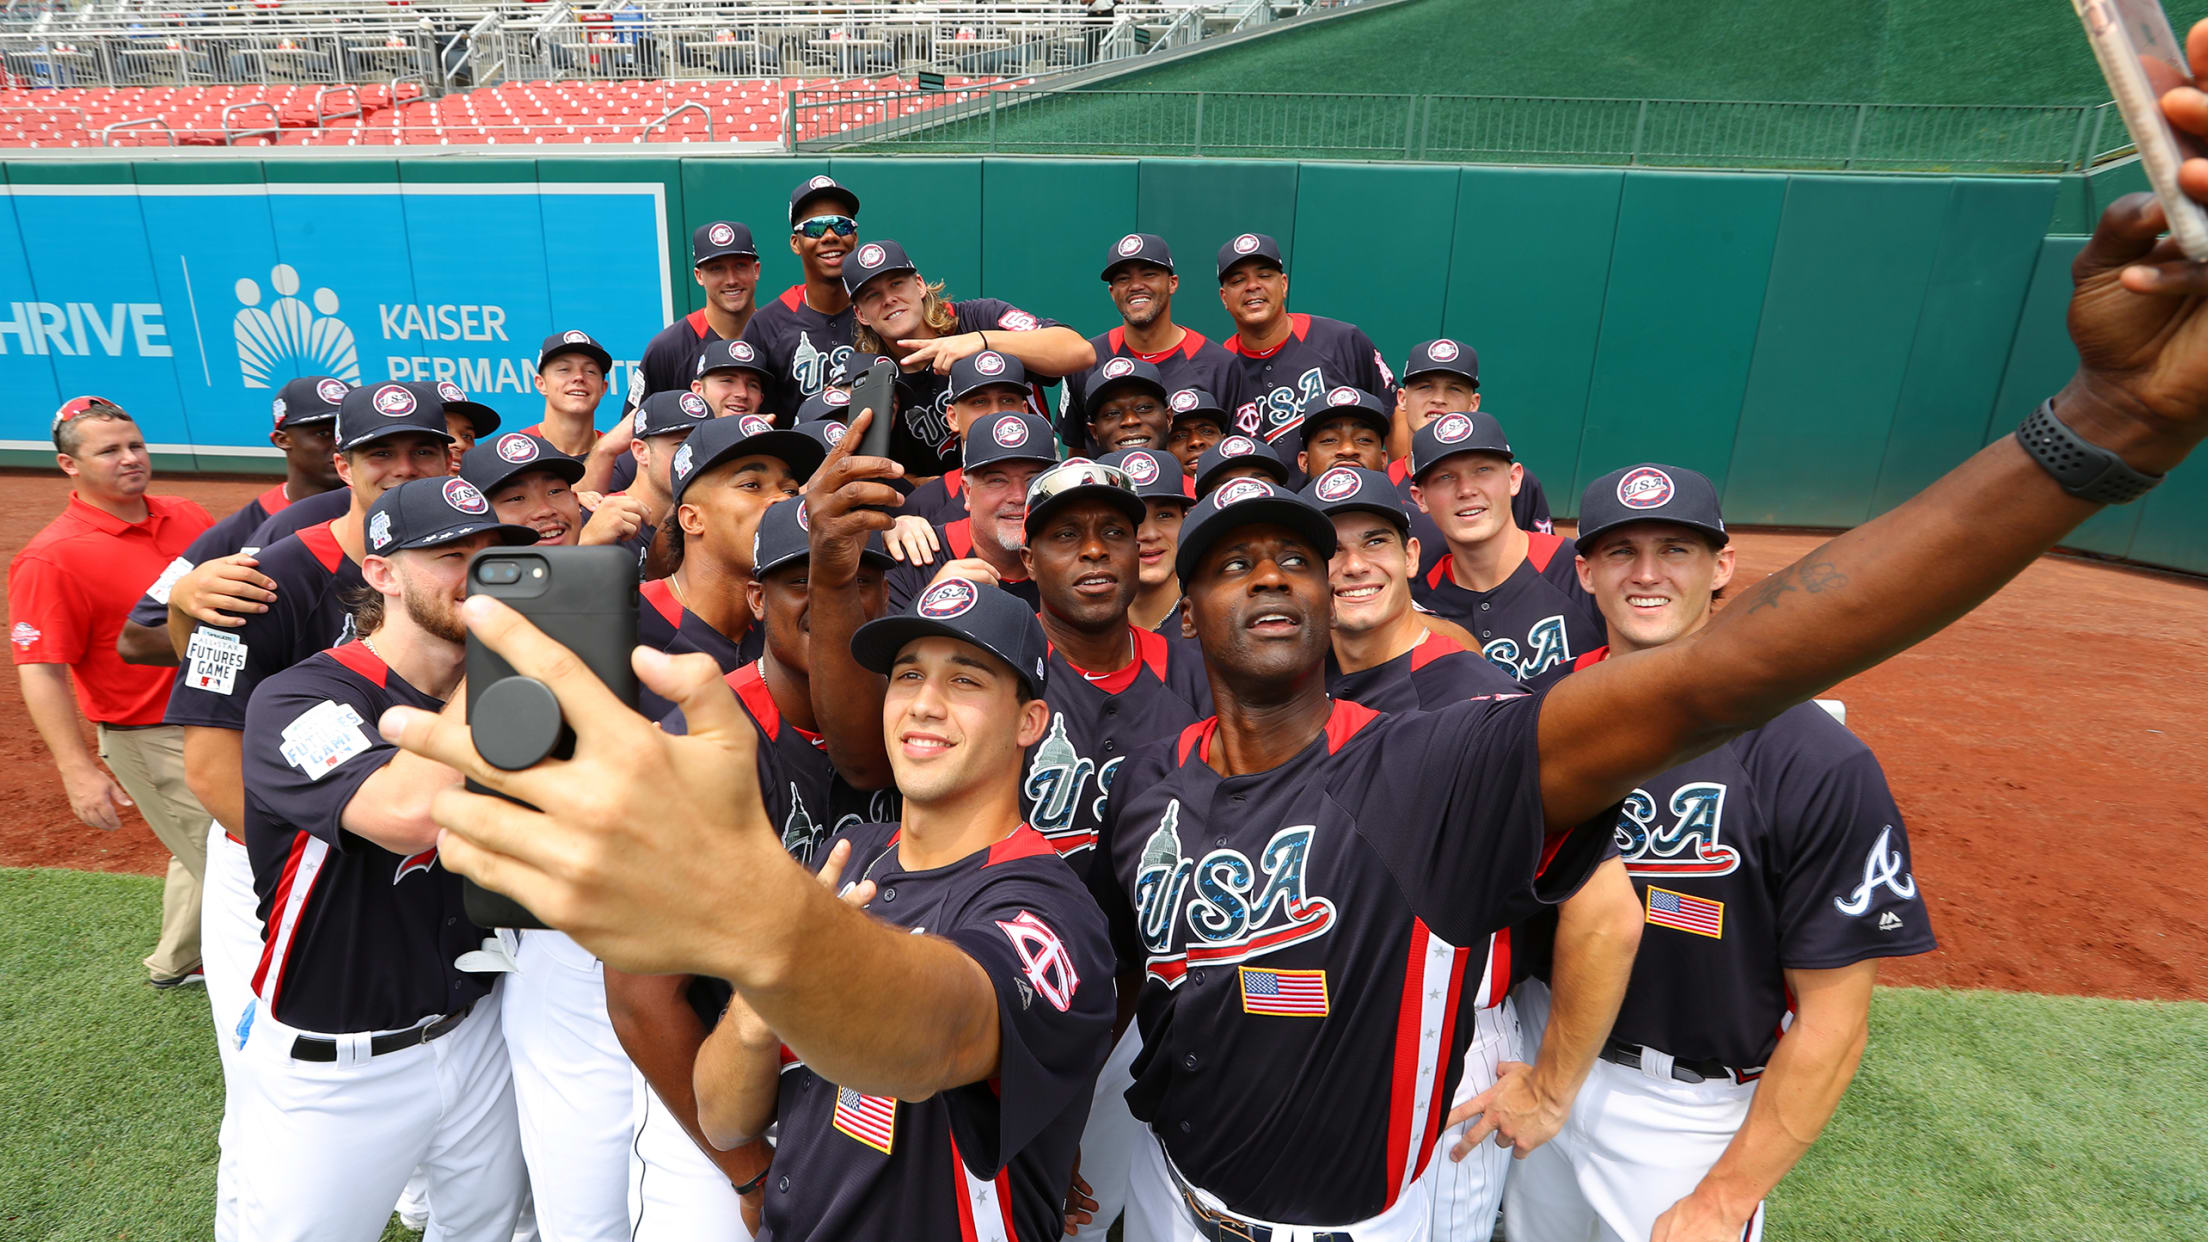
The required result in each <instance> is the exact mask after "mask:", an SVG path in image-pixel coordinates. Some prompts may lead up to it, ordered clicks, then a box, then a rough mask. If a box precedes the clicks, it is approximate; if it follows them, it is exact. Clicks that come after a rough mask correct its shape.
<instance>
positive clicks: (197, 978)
mask: <svg viewBox="0 0 2208 1242" xmlns="http://www.w3.org/2000/svg"><path fill="white" fill-rule="evenodd" d="M146 982H147V983H150V984H152V985H153V990H154V991H156V992H168V991H173V990H175V989H177V988H190V987H205V986H207V970H206V968H205V967H203V966H194V967H192V968H191V969H190V970H187V971H185V972H184V973H183V974H181V975H171V976H169V977H168V978H166V979H148V980H146Z"/></svg>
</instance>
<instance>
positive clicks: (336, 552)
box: [164, 492, 367, 729]
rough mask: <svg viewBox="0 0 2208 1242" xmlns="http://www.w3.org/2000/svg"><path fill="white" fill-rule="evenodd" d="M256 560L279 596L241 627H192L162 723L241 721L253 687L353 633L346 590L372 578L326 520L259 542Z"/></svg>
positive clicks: (224, 724)
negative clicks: (262, 544) (364, 573)
mask: <svg viewBox="0 0 2208 1242" xmlns="http://www.w3.org/2000/svg"><path fill="white" fill-rule="evenodd" d="M338 494H339V495H343V494H344V493H342V492H341V493H338ZM298 507H299V506H298V505H293V506H292V508H294V509H296V508H298ZM259 560H260V569H261V572H262V573H264V574H266V575H268V576H269V578H271V579H273V580H274V581H275V583H276V599H275V602H273V603H271V604H270V605H269V606H268V611H267V612H261V613H254V614H253V615H251V616H248V617H246V618H245V624H244V625H241V626H239V627H237V628H236V629H224V628H222V627H220V626H213V625H200V626H195V627H194V628H193V630H192V637H191V640H190V641H189V642H188V643H187V644H186V645H185V648H184V659H183V660H182V661H181V663H182V664H183V667H182V668H181V669H179V670H177V677H176V685H175V686H174V687H173V688H172V689H171V690H170V691H169V710H168V714H167V715H166V716H165V717H164V722H165V723H167V724H173V725H204V726H207V727H210V728H216V729H243V728H245V707H246V703H247V701H248V700H250V699H251V698H252V697H253V689H254V687H256V686H258V685H260V684H261V683H262V682H263V681H266V680H268V679H269V678H270V677H273V676H275V675H276V674H277V673H280V672H282V671H283V670H285V669H287V668H290V667H291V666H292V665H294V664H297V663H298V662H299V661H301V660H304V659H306V658H307V657H308V656H310V655H313V654H314V653H315V652H318V651H323V650H326V649H328V648H330V647H336V646H341V645H343V644H345V643H347V642H349V641H351V639H352V637H353V614H352V610H351V609H349V608H347V607H346V605H345V599H344V597H345V596H346V595H347V594H349V593H350V592H351V591H353V590H354V589H364V588H365V587H366V586H367V583H366V582H365V581H364V580H363V579H362V578H361V576H360V566H358V565H356V564H354V563H353V560H352V558H351V557H348V556H346V555H345V549H344V548H342V547H340V546H338V542H337V536H336V534H335V533H333V532H332V531H331V529H330V524H329V523H328V522H324V523H322V524H321V525H319V526H309V527H307V528H306V529H305V530H302V531H300V532H299V533H298V534H296V535H289V536H286V537H285V538H283V539H281V540H278V541H277V542H276V543H275V544H273V545H271V546H269V547H266V548H263V549H261V551H260V554H259Z"/></svg>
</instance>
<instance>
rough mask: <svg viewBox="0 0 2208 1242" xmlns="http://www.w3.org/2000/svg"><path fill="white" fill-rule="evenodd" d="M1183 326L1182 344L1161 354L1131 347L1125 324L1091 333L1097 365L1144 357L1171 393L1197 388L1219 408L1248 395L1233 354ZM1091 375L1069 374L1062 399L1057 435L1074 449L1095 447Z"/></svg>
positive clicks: (1233, 404)
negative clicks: (1091, 422) (1090, 404)
mask: <svg viewBox="0 0 2208 1242" xmlns="http://www.w3.org/2000/svg"><path fill="white" fill-rule="evenodd" d="M1182 331H1183V332H1185V333H1187V335H1186V336H1184V337H1182V338H1181V343H1180V344H1179V345H1176V346H1174V347H1173V348H1171V349H1169V350H1167V351H1165V352H1164V353H1162V354H1143V353H1137V352H1135V351H1134V350H1132V349H1129V348H1127V328H1126V326H1125V325H1121V326H1120V327H1117V328H1114V329H1112V330H1111V331H1109V332H1105V333H1101V334H1099V335H1096V336H1092V337H1090V338H1089V345H1090V346H1091V347H1092V348H1094V349H1095V350H1096V361H1097V365H1099V366H1101V365H1103V363H1104V360H1105V359H1107V358H1140V359H1142V360H1143V361H1144V362H1147V363H1149V364H1150V365H1151V366H1154V367H1156V368H1157V369H1158V377H1159V378H1160V379H1162V380H1164V381H1165V391H1166V392H1167V393H1176V392H1179V391H1180V390H1181V389H1183V388H1199V389H1202V390H1203V391H1205V392H1208V393H1210V394H1211V395H1212V396H1214V397H1217V398H1218V399H1219V405H1220V408H1222V409H1226V410H1232V409H1234V408H1235V407H1237V406H1239V405H1241V404H1242V403H1243V402H1244V401H1247V400H1249V399H1250V398H1249V396H1248V395H1247V394H1245V393H1244V392H1243V391H1242V387H1243V384H1242V365H1241V363H1240V362H1238V361H1237V360H1236V359H1235V356H1234V355H1233V354H1230V353H1228V352H1227V351H1226V350H1225V349H1223V348H1221V347H1220V346H1219V345H1218V343H1217V342H1215V341H1212V340H1210V339H1209V338H1207V337H1205V336H1204V334H1203V333H1201V332H1198V331H1197V330H1195V329H1194V328H1183V329H1182ZM1089 374H1090V373H1089V372H1088V371H1082V372H1081V373H1079V374H1077V375H1069V376H1067V377H1066V393H1065V396H1064V397H1062V398H1060V400H1059V408H1058V438H1059V439H1060V440H1062V441H1064V442H1065V444H1066V448H1067V449H1068V450H1069V451H1071V452H1077V453H1092V454H1093V453H1094V452H1095V451H1096V446H1095V445H1094V444H1092V443H1091V442H1090V441H1089V407H1088V397H1089ZM1157 447H1158V448H1160V449H1163V448H1164V447H1165V446H1164V445H1162V444H1161V445H1158V446H1157Z"/></svg>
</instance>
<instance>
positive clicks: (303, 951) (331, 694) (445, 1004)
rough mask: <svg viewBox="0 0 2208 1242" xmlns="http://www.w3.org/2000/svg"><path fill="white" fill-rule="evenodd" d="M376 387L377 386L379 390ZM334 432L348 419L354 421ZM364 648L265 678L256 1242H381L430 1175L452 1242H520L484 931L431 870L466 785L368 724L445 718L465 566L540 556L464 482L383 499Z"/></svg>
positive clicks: (253, 761)
mask: <svg viewBox="0 0 2208 1242" xmlns="http://www.w3.org/2000/svg"><path fill="white" fill-rule="evenodd" d="M371 391H372V390H371ZM340 417H341V418H342V417H344V416H343V415H340ZM363 538H364V540H365V544H364V551H365V557H364V559H363V561H362V564H361V573H362V575H363V577H364V578H365V580H366V581H367V583H368V584H369V585H370V588H371V590H372V591H373V592H374V594H373V596H372V597H370V599H369V602H368V603H367V604H366V605H365V606H364V607H365V610H364V612H363V613H362V615H361V617H360V624H359V627H358V630H357V635H358V641H354V642H348V643H345V644H343V645H341V646H338V647H335V648H333V649H331V650H329V651H326V652H322V653H320V654H317V655H314V656H311V657H309V658H308V659H306V660H303V661H301V662H300V663H299V664H297V665H294V666H292V667H290V668H287V669H283V670H280V671H278V672H275V673H273V674H272V675H270V676H269V677H268V678H267V679H266V680H264V681H262V682H261V683H260V684H259V685H258V686H256V687H255V688H254V690H253V693H252V698H251V703H250V705H249V706H248V707H247V709H246V714H245V722H244V723H245V730H244V744H243V754H244V785H245V819H244V824H245V835H246V848H247V849H248V850H249V851H250V852H251V855H252V859H253V882H254V888H255V891H256V892H257V894H258V895H259V900H260V906H259V909H260V915H261V919H262V923H263V936H262V949H261V953H260V958H259V963H258V965H257V966H256V967H255V969H254V972H253V977H252V989H253V998H252V1000H250V1001H249V1002H248V1003H247V1006H246V1009H245V1012H244V1014H243V1016H242V1017H240V1018H239V1019H238V1021H237V1023H236V1025H235V1027H234V1028H229V1029H228V1033H229V1034H230V1035H231V1037H232V1038H233V1039H234V1040H235V1041H236V1044H237V1049H238V1053H237V1055H238V1056H239V1057H240V1058H241V1059H242V1060H243V1061H244V1062H245V1063H246V1064H248V1065H250V1067H251V1072H250V1073H246V1074H243V1075H240V1076H238V1077H239V1078H240V1079H241V1083H240V1085H238V1086H236V1087H235V1088H234V1091H233V1104H234V1106H235V1107H236V1108H237V1109H238V1117H237V1124H236V1125H235V1126H234V1127H233V1128H232V1134H233V1136H234V1138H235V1139H236V1141H237V1142H238V1143H239V1144H240V1145H241V1147H242V1151H241V1152H240V1155H239V1159H238V1161H237V1176H238V1184H239V1195H240V1204H239V1219H240V1222H241V1224H242V1225H243V1230H244V1232H243V1236H244V1237H247V1238H254V1239H260V1238H266V1239H308V1238H358V1239H373V1238H376V1237H379V1236H381V1234H382V1232H383V1228H384V1222H385V1220H386V1219H387V1218H388V1217H389V1215H390V1212H391V1204H392V1201H393V1200H394V1199H396V1198H397V1197H398V1195H399V1192H400V1190H401V1189H402V1188H403V1187H404V1185H405V1184H406V1181H407V1177H408V1174H409V1173H411V1172H412V1171H413V1170H414V1169H415V1167H416V1166H417V1165H419V1166H420V1167H421V1168H422V1169H423V1170H424V1171H425V1173H426V1175H427V1179H428V1193H429V1197H430V1198H431V1200H432V1201H433V1202H434V1203H435V1205H436V1223H437V1230H438V1236H440V1237H446V1238H453V1239H473V1240H475V1242H508V1240H509V1239H511V1238H512V1237H513V1235H514V1227H515V1222H516V1220H517V1219H518V1217H519V1215H520V1212H521V1206H522V1201H523V1197H524V1195H525V1193H526V1185H527V1182H526V1176H525V1173H524V1169H523V1163H522V1154H521V1144H520V1136H519V1134H518V1131H517V1127H516V1123H515V1112H514V1096H513V1083H512V1079H511V1076H510V1074H509V1071H508V1069H507V1062H506V1048H505V1044H504V1042H503V1040H502V1039H501V1038H500V1034H499V1010H498V1000H497V997H496V996H493V995H491V994H490V993H491V989H492V987H493V986H494V984H493V982H492V981H491V979H490V978H488V977H486V976H483V975H477V974H468V973H464V972H462V971H460V970H459V969H458V968H457V967H456V966H455V965H454V963H455V962H456V961H457V960H458V959H459V957H460V956H461V955H462V954H463V953H465V952H467V951H469V950H471V949H473V948H474V947H475V946H476V945H477V944H478V943H479V942H480V941H481V939H482V936H483V932H482V930H481V929H480V928H478V927H476V926H475V925H474V924H473V923H472V922H470V921H469V920H468V919H467V917H466V915H465V913H464V911H463V910H462V907H461V900H460V882H459V879H458V878H457V877H456V876H453V875H452V874H450V873H448V872H446V871H445V870H444V869H443V868H441V867H439V866H438V864H437V849H436V841H437V826H436V825H435V824H434V823H432V822H431V821H430V819H429V804H430V800H431V798H432V797H433V796H434V795H435V794H436V793H438V792H439V791H440V790H443V789H447V788H450V787H453V786H456V785H457V784H458V783H459V779H460V778H459V774H458V773H456V772H453V771H452V770H450V769H449V768H445V767H443V766H441V765H439V764H435V763H431V762H428V761H426V760H423V759H421V758H420V757H418V756H414V755H404V754H401V753H400V752H399V751H398V750H397V748H395V747H393V746H392V745H390V744H389V743H387V742H385V741H384V740H383V739H382V738H381V737H380V736H378V735H377V733H376V732H375V724H374V722H375V721H376V720H378V719H379V718H380V717H381V716H382V715H383V713H384V712H385V711H386V710H387V709H389V708H391V707H393V706H408V707H419V708H423V709H426V710H431V711H438V710H447V711H448V714H449V716H450V717H451V718H453V719H455V720H458V719H459V718H460V717H461V716H462V704H461V701H460V700H459V699H458V698H454V699H453V701H452V704H451V706H450V708H449V709H447V707H446V703H445V699H444V696H448V695H451V694H452V693H453V691H454V690H455V688H456V687H457V685H458V683H459V681H460V676H461V672H462V668H461V661H462V656H463V650H464V648H463V644H462V638H463V631H462V630H461V628H460V624H459V620H458V618H457V617H456V616H455V610H456V608H457V606H458V604H459V602H460V600H461V598H462V596H463V595H464V593H465V591H466V586H467V567H468V561H469V560H470V558H471V557H472V556H473V554H474V553H475V552H477V551H478V550H480V549H482V548H485V547H491V546H495V545H498V544H524V543H534V542H535V541H536V535H535V533H534V532H532V531H530V530H529V529H528V528H527V527H522V526H510V525H507V524H505V523H502V522H500V521H498V519H497V517H496V516H495V515H494V514H493V513H492V512H491V506H490V502H489V501H487V500H485V499H484V498H483V495H482V493H481V492H478V491H477V490H476V489H475V486H474V485H473V484H471V483H469V482H468V481H467V480H465V479H457V478H445V479H435V478H429V479H416V480H413V481H411V482H410V483H405V484H400V485H398V486H396V487H393V488H391V489H389V490H388V491H386V492H384V493H383V494H382V495H380V496H378V497H377V498H376V501H375V503H374V505H373V506H371V507H370V509H369V511H368V513H367V515H366V521H365V523H364V529H363Z"/></svg>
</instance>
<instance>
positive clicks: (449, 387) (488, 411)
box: [406, 380, 498, 440]
mask: <svg viewBox="0 0 2208 1242" xmlns="http://www.w3.org/2000/svg"><path fill="white" fill-rule="evenodd" d="M406 386H407V387H408V388H410V389H412V390H413V391H414V395H415V396H417V397H422V398H426V399H430V400H434V401H436V402H438V403H439V404H441V405H443V406H444V407H445V413H447V414H458V415H460V416H462V417H464V418H466V419H467V420H468V423H469V425H470V426H472V427H474V428H475V438H476V439H478V440H480V439H482V438H483V437H484V436H487V435H489V434H491V433H492V432H494V431H496V430H498V411H497V410H494V409H492V408H491V407H489V406H487V405H485V404H483V403H482V402H480V401H477V400H475V399H474V398H472V397H470V396H468V394H466V393H464V392H462V391H460V385H458V384H455V383H453V382H452V381H451V380H408V381H407V382H406Z"/></svg>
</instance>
